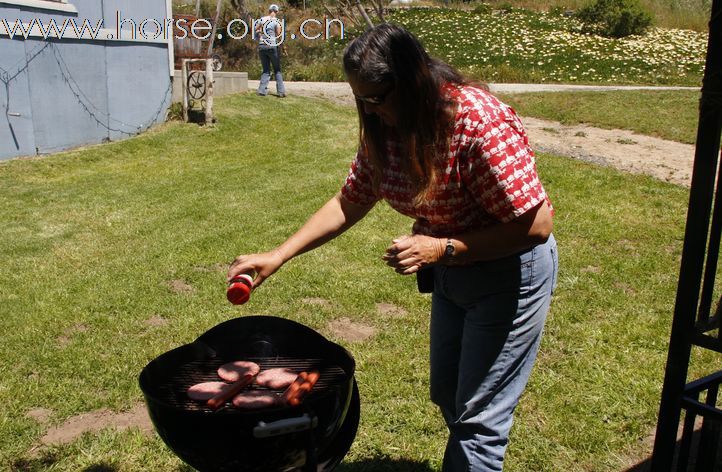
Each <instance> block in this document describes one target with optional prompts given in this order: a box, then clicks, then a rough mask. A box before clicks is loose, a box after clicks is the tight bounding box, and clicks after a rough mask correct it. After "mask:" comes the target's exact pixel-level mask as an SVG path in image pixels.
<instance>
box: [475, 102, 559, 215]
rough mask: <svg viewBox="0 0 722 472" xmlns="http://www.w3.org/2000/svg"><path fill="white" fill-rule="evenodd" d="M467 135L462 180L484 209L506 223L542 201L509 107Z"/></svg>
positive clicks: (529, 152) (529, 157)
mask: <svg viewBox="0 0 722 472" xmlns="http://www.w3.org/2000/svg"><path fill="white" fill-rule="evenodd" d="M471 134H472V136H471V138H472V139H471V140H470V146H469V152H468V161H467V165H466V175H465V177H466V179H465V180H466V184H467V186H468V188H469V189H470V191H471V193H472V195H473V198H474V199H475V201H476V202H477V203H478V204H479V205H480V206H481V207H482V209H483V210H484V211H486V212H487V213H488V214H490V215H491V216H493V217H494V218H495V219H497V220H498V221H500V222H502V223H506V222H509V221H511V220H514V219H515V218H517V217H519V216H521V215H523V214H524V213H526V212H527V211H528V210H530V209H532V208H534V207H535V206H537V205H538V204H540V203H541V202H542V201H544V200H546V193H545V191H544V187H543V186H542V184H541V181H540V180H539V176H538V175H537V171H536V164H535V161H534V153H533V151H532V150H531V148H530V147H529V144H528V143H529V141H528V138H527V136H526V133H525V131H524V129H523V127H522V125H521V122H520V121H519V119H518V117H517V116H516V115H515V114H514V112H513V111H512V110H510V109H508V110H507V112H506V113H500V114H498V115H496V116H492V117H487V119H484V120H481V121H480V122H479V123H478V125H477V126H476V127H475V128H473V130H471Z"/></svg>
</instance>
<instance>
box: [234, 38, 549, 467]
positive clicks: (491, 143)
mask: <svg viewBox="0 0 722 472" xmlns="http://www.w3.org/2000/svg"><path fill="white" fill-rule="evenodd" d="M344 69H345V71H346V75H347V77H348V81H349V84H350V85H351V89H352V91H353V93H354V96H355V98H356V106H357V109H358V114H359V122H360V145H359V151H358V153H357V155H356V158H355V159H354V161H353V163H352V165H351V169H350V171H349V175H348V177H347V179H346V182H345V185H344V186H343V188H342V189H341V191H340V192H339V193H338V194H337V195H336V196H334V197H333V198H331V200H329V201H328V202H327V203H326V204H325V205H324V206H323V207H322V208H321V209H320V210H318V211H317V212H316V213H315V214H314V215H313V216H311V218H310V219H309V220H308V221H307V222H306V224H305V225H304V226H303V227H302V228H301V229H300V230H299V231H298V232H297V233H295V234H294V235H293V236H291V237H290V238H289V239H288V240H286V241H285V242H284V243H283V244H281V245H280V246H279V247H277V248H275V249H273V250H271V251H270V252H266V253H263V254H253V255H245V256H239V257H238V258H237V259H236V260H235V261H234V263H233V264H232V265H231V268H230V270H229V272H228V275H229V278H230V277H232V276H234V275H236V274H239V273H244V272H250V271H255V272H256V274H257V275H256V278H255V281H254V283H255V285H256V286H258V285H260V284H261V283H262V282H263V281H264V280H265V279H266V278H268V277H269V276H270V275H271V274H273V273H274V272H275V271H276V270H278V269H279V268H280V267H281V265H283V264H284V263H285V262H287V261H288V260H289V259H291V258H292V257H295V256H297V255H298V254H301V253H303V252H306V251H309V250H311V249H313V248H316V247H318V246H320V245H322V244H324V243H325V242H327V241H329V240H331V239H333V238H334V237H336V236H338V235H339V234H341V233H343V232H344V231H345V230H347V229H348V228H350V227H351V226H353V225H354V224H355V223H356V222H357V221H359V220H360V219H361V218H363V217H364V216H365V215H366V214H367V213H368V212H369V210H371V208H372V207H373V206H374V204H375V203H376V202H377V201H378V200H380V199H382V198H383V199H385V200H386V201H387V202H388V203H389V204H390V205H391V206H392V207H393V208H395V209H396V210H398V211H399V212H401V213H403V214H406V215H408V216H411V217H412V218H414V219H415V223H414V225H413V231H412V234H411V235H410V236H402V237H399V238H397V239H395V240H393V242H392V244H391V246H390V247H389V248H388V249H387V250H386V253H385V254H384V255H383V259H384V260H385V261H386V263H387V264H388V265H389V266H391V267H392V268H393V269H394V270H395V271H396V272H398V273H399V274H403V275H407V274H413V273H417V272H419V270H422V269H423V270H422V272H421V273H420V274H429V275H430V276H431V277H432V280H431V281H432V284H433V295H432V308H431V348H430V350H431V367H430V370H431V380H430V383H431V399H432V401H434V402H435V403H436V404H438V406H439V407H440V409H441V413H442V415H443V417H444V419H445V421H446V424H447V425H448V428H449V439H448V443H447V447H446V452H445V455H444V469H443V470H444V471H446V472H456V471H492V470H501V469H502V464H503V459H504V452H505V450H506V445H507V440H508V435H509V430H510V428H511V424H512V415H513V411H514V408H515V406H516V404H517V402H518V400H519V397H520V396H521V394H522V392H523V390H524V388H525V386H526V382H527V379H528V378H529V374H530V371H531V368H532V364H533V363H534V359H535V358H536V353H537V349H538V346H539V342H540V339H541V333H542V328H543V325H544V320H545V317H546V313H547V311H548V308H549V302H550V299H551V294H552V290H553V286H554V284H555V278H556V270H557V259H556V244H555V242H554V238H553V236H552V235H551V230H552V210H551V205H550V203H549V199H548V198H547V195H546V193H545V191H544V188H543V187H542V184H541V182H540V181H539V178H538V176H537V173H536V168H535V164H534V155H533V152H532V150H531V149H530V148H529V145H528V140H527V137H526V134H525V132H524V130H523V128H522V125H521V123H520V121H519V119H518V118H517V116H516V114H515V113H514V111H513V110H512V109H511V108H509V107H507V106H506V105H503V104H502V103H500V102H499V101H498V100H497V99H496V98H494V97H493V96H492V95H490V94H489V93H488V92H487V91H485V90H483V89H482V88H478V87H474V86H471V85H469V84H468V83H466V82H465V81H464V80H463V78H462V77H461V76H460V75H459V74H458V73H457V72H456V71H454V70H453V69H452V68H451V67H449V66H448V65H446V64H444V63H442V62H441V61H438V60H435V59H432V58H430V57H429V56H428V54H427V53H426V51H424V49H423V47H422V46H421V45H420V43H419V42H418V41H417V40H416V38H415V37H414V36H413V35H411V34H410V33H409V32H407V31H405V30H404V29H402V28H400V27H398V26H394V25H389V24H383V25H380V26H377V27H375V28H373V29H371V30H369V31H367V32H365V33H364V34H363V35H362V36H360V37H359V38H357V39H356V40H354V41H353V42H352V43H351V44H349V46H348V47H347V49H346V51H345V53H344ZM420 274H419V284H420V289H421V288H423V286H424V285H426V284H424V283H422V282H423V280H424V279H423V278H422V277H421V275H420Z"/></svg>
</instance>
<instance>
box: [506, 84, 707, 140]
mask: <svg viewBox="0 0 722 472" xmlns="http://www.w3.org/2000/svg"><path fill="white" fill-rule="evenodd" d="M500 97H501V98H502V99H503V100H504V102H506V103H508V104H509V105H511V106H512V107H513V108H514V109H515V110H516V111H517V113H519V114H520V115H523V116H534V117H537V118H545V119H548V120H553V121H558V122H561V123H564V124H567V125H576V124H580V123H585V124H589V125H592V126H596V127H601V128H621V129H628V130H631V131H635V132H637V133H639V134H644V135H648V136H656V137H659V138H664V139H668V140H671V141H678V142H681V143H687V144H694V142H695V139H696V137H697V120H698V119H699V110H698V104H699V98H700V92H699V91H694V90H670V91H644V90H635V91H609V92H554V93H523V94H502V95H500ZM620 111H621V112H620Z"/></svg>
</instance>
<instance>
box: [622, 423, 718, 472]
mask: <svg viewBox="0 0 722 472" xmlns="http://www.w3.org/2000/svg"><path fill="white" fill-rule="evenodd" d="M679 434H681V429H680V431H679ZM701 436H702V431H701V430H700V429H695V430H694V432H693V433H692V442H691V444H690V450H689V460H688V461H687V464H686V465H685V467H682V468H681V469H680V468H679V465H678V462H679V450H680V443H681V440H678V441H677V442H676V444H675V446H674V458H673V459H672V465H671V467H670V468H669V470H684V471H688V472H722V454H719V453H718V452H717V451H719V450H720V448H722V436H721V437H720V442H719V444H718V445H717V448H713V450H712V451H707V450H706V448H703V451H700V449H699V443H700V437H701ZM699 452H702V453H709V452H713V453H714V455H715V456H716V457H715V456H713V457H712V458H710V461H711V463H712V464H714V465H713V467H711V468H710V467H708V466H707V467H703V466H700V467H697V462H698V453H699ZM700 459H701V458H700ZM651 471H652V456H651V454H650V456H649V457H648V458H647V459H646V460H644V461H642V462H640V463H638V464H636V465H634V466H632V467H630V468H629V469H627V470H625V471H624V472H651Z"/></svg>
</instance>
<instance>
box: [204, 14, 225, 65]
mask: <svg viewBox="0 0 722 472" xmlns="http://www.w3.org/2000/svg"><path fill="white" fill-rule="evenodd" d="M221 6H223V0H218V2H217V3H216V17H215V18H214V19H213V30H212V31H211V40H210V41H208V53H207V54H206V56H208V57H211V54H213V43H214V42H215V40H216V28H218V20H219V19H220V18H221Z"/></svg>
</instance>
